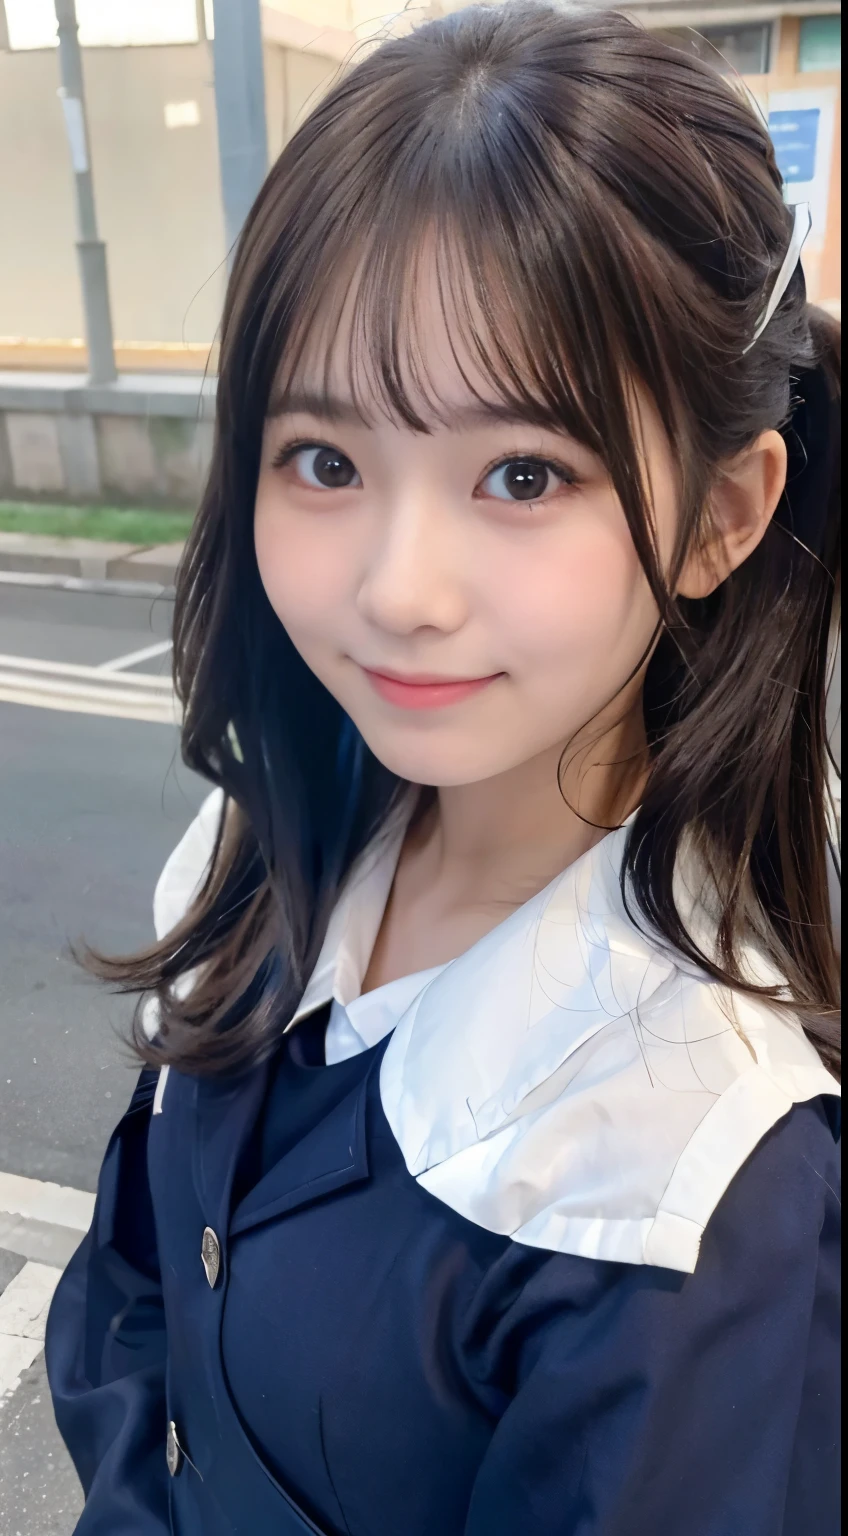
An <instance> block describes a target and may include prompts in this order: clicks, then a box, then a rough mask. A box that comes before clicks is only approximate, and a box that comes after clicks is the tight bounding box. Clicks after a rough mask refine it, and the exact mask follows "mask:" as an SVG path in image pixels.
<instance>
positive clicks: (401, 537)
mask: <svg viewBox="0 0 848 1536" xmlns="http://www.w3.org/2000/svg"><path fill="white" fill-rule="evenodd" d="M458 554H459V551H458V548H457V542H456V539H455V538H454V537H452V529H451V520H450V516H449V514H447V513H445V512H444V511H443V510H442V509H441V508H440V507H439V505H438V498H436V497H435V496H428V495H427V494H426V493H425V492H421V491H419V492H416V493H413V494H408V495H406V496H404V497H403V499H402V500H400V501H396V502H395V503H394V505H393V506H392V508H391V510H390V512H389V514H388V516H387V517H386V518H385V520H382V521H381V525H380V529H379V534H378V536H377V538H376V539H375V543H374V545H373V546H372V550H371V554H370V558H369V562H368V567H367V570H366V571H365V574H364V576H363V579H362V582H361V585H360V588H359V594H358V605H359V609H360V612H361V613H362V614H363V616H364V617H365V618H366V619H367V620H368V622H369V623H370V624H373V625H374V626H375V627H376V628H378V629H382V630H385V631H386V632H387V633H389V634H393V635H410V634H413V633H414V632H415V631H416V630H419V629H433V630H438V631H439V632H441V633H443V634H453V633H455V632H456V630H458V629H459V628H461V626H462V624H463V623H464V622H465V619H466V615H467V607H466V601H465V596H464V592H463V583H462V572H461V569H460V561H459V558H458Z"/></svg>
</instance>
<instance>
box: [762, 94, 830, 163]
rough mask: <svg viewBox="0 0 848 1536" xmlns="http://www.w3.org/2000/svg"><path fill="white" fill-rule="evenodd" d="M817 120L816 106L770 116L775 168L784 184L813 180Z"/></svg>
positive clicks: (770, 114)
mask: <svg viewBox="0 0 848 1536" xmlns="http://www.w3.org/2000/svg"><path fill="white" fill-rule="evenodd" d="M820 117H821V111H820V110H819V108H818V107H805V108H804V109H803V110H802V111H800V112H770V113H769V132H770V134H771V137H772V142H773V144H774V150H775V154H776V155H777V168H778V170H779V171H780V174H781V176H782V177H783V180H784V181H812V180H813V177H814V176H815V174H816V141H817V139H818V136H819V119H820Z"/></svg>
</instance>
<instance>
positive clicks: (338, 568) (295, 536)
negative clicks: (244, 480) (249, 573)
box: [253, 482, 353, 643]
mask: <svg viewBox="0 0 848 1536" xmlns="http://www.w3.org/2000/svg"><path fill="white" fill-rule="evenodd" d="M253 537H254V546H255V549H256V563H257V566H258V568H259V575H260V579H261V581H262V585H263V587H264V588H265V592H266V594H267V596H268V601H269V602H270V604H271V607H272V608H273V609H274V612H275V613H276V615H277V617H278V618H279V619H280V621H281V623H282V624H283V625H284V626H285V628H286V629H287V630H288V632H289V634H290V635H291V638H292V639H293V640H294V641H295V643H297V640H298V637H299V635H301V634H303V635H304V636H308V635H314V636H315V637H316V638H320V635H321V633H322V632H323V631H324V630H325V629H326V628H327V627H328V625H330V624H331V622H332V617H333V615H334V614H335V613H337V612H338V610H339V608H340V605H341V604H342V603H343V601H344V600H345V598H346V597H347V596H348V594H349V590H350V586H351V573H352V569H353V564H352V561H351V560H350V558H349V551H346V549H345V547H344V542H343V540H341V539H340V538H338V537H336V538H333V537H332V530H331V529H330V528H329V527H328V526H327V525H326V523H324V522H323V521H322V520H321V519H320V518H318V517H315V518H311V517H308V516H306V517H302V516H298V515H296V514H290V513H286V512H283V511H281V510H280V508H279V506H278V505H276V502H275V498H274V497H273V496H271V495H268V494H265V495H263V488H262V485H261V482H260V487H259V493H258V495H257V499H256V513H255V517H254V533H253Z"/></svg>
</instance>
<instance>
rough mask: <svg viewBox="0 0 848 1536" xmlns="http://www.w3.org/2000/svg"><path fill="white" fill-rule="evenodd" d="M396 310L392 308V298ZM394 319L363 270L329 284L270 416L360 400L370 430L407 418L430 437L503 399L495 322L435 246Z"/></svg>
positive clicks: (414, 267) (281, 380)
mask: <svg viewBox="0 0 848 1536" xmlns="http://www.w3.org/2000/svg"><path fill="white" fill-rule="evenodd" d="M387 305H388V300H387ZM392 309H393V313H392V314H391V315H390V314H389V313H388V312H387V307H386V306H381V305H380V303H379V297H378V293H377V291H376V290H375V285H374V282H373V278H370V277H369V273H368V272H367V270H364V268H363V264H362V263H360V264H359V266H358V268H357V269H356V270H355V271H354V272H352V273H351V275H350V276H349V277H348V279H347V281H346V282H339V283H335V284H328V285H326V287H325V289H324V291H323V293H322V294H321V296H320V297H319V298H318V300H317V302H316V303H315V304H314V305H313V307H312V309H311V312H310V314H309V317H308V320H305V321H304V322H302V323H301V325H300V327H297V326H296V327H295V333H294V335H293V337H292V344H291V345H290V346H289V347H288V348H287V349H286V351H285V353H284V356H283V358H282V360H281V362H280V366H279V368H278V370H277V374H276V378H275V384H274V390H273V395H272V401H271V405H270V407H269V413H271V414H274V413H276V412H278V411H280V410H286V409H288V410H291V409H293V408H294V407H295V406H296V405H297V404H298V402H302V401H304V400H309V401H311V402H316V401H320V400H323V401H324V402H325V403H326V406H327V407H328V408H327V409H325V410H324V411H323V412H322V414H326V415H338V414H339V413H338V411H337V410H334V409H331V408H329V407H332V406H333V405H337V404H338V403H339V402H350V403H351V404H352V405H353V406H354V407H355V410H356V413H357V414H358V415H359V416H360V417H361V418H362V419H363V420H364V421H366V422H373V421H374V420H376V419H379V418H382V417H388V418H389V419H395V418H397V417H398V416H400V417H402V418H404V419H406V421H407V424H413V423H411V422H410V420H409V418H410V416H414V417H415V418H416V421H415V423H414V424H415V425H420V426H421V427H422V428H424V429H429V428H432V427H435V426H438V425H445V424H449V423H450V422H451V421H452V420H454V419H455V418H456V416H457V415H458V414H464V415H469V414H471V413H472V412H473V411H474V410H475V409H476V408H478V407H481V406H486V407H488V408H491V410H492V411H493V412H495V413H496V412H497V411H498V409H499V408H500V406H501V405H502V404H503V401H502V400H501V399H500V398H499V391H498V390H497V387H496V385H495V384H494V381H493V378H492V369H491V363H490V361H489V359H490V357H491V354H492V352H493V350H497V347H495V348H493V345H492V343H493V337H492V335H491V324H490V322H487V319H486V317H485V315H484V314H483V312H482V309H481V306H480V304H479V302H478V300H477V298H476V295H475V291H474V287H473V284H472V283H471V282H470V280H469V279H468V277H467V275H466V273H465V272H464V270H462V269H460V270H456V271H454V272H452V274H451V280H450V282H446V280H445V276H444V273H443V271H442V270H441V268H440V265H439V263H438V261H437V258H436V253H435V250H434V248H433V246H432V244H431V243H425V245H424V246H423V247H422V249H421V251H420V252H419V253H418V255H417V259H416V260H415V261H414V262H413V263H412V264H411V266H410V270H409V271H408V273H407V275H406V279H405V282H404V285H403V288H402V290H401V291H400V292H399V293H398V294H397V295H396V296H395V303H394V305H393V306H392Z"/></svg>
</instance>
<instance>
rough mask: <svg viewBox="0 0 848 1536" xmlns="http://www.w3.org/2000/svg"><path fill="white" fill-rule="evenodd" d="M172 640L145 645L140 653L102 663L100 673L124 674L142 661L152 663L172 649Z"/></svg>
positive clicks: (98, 669)
mask: <svg viewBox="0 0 848 1536" xmlns="http://www.w3.org/2000/svg"><path fill="white" fill-rule="evenodd" d="M171 643H172V642H171V641H170V640H157V642H156V644H155V645H145V646H144V647H143V649H142V650H140V651H130V652H129V654H128V655H127V656H118V657H116V659H115V660H114V661H102V662H101V663H100V665H99V667H97V668H96V670H97V671H98V672H123V671H124V670H125V668H127V667H135V666H137V665H138V663H139V662H140V661H152V660H153V657H154V656H164V654H165V652H166V651H169V650H170V649H171Z"/></svg>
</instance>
